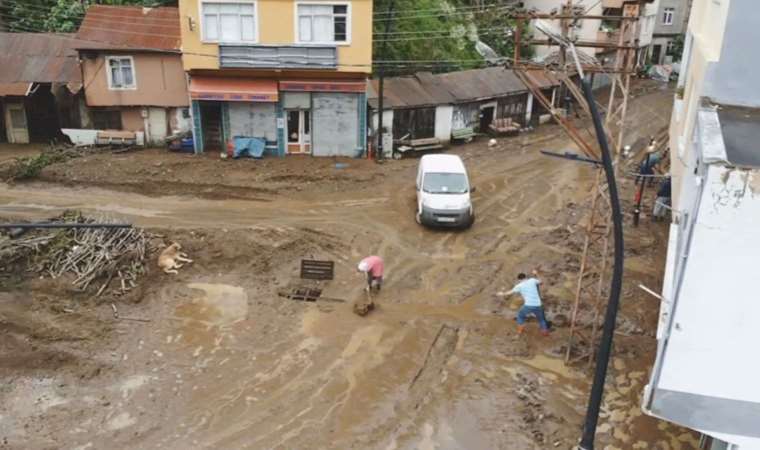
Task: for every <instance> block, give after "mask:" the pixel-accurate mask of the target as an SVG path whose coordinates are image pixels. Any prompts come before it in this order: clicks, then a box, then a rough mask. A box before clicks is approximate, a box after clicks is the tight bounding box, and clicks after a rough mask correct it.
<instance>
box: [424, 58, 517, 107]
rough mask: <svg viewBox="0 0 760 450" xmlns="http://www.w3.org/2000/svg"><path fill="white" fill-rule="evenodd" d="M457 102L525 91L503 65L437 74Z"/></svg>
mask: <svg viewBox="0 0 760 450" xmlns="http://www.w3.org/2000/svg"><path fill="white" fill-rule="evenodd" d="M438 77H439V78H440V79H441V80H442V83H443V84H444V85H446V87H447V89H448V90H449V92H451V94H452V96H453V97H454V98H455V101H456V102H457V103H460V102H470V101H475V100H481V99H488V98H496V97H503V96H505V95H511V94H519V93H524V92H527V89H526V88H525V86H524V85H523V84H522V83H521V82H520V80H519V79H518V78H517V77H516V76H515V74H514V73H513V72H512V71H511V70H509V69H505V68H503V67H487V68H485V69H473V70H462V71H459V72H450V73H444V74H439V75H438Z"/></svg>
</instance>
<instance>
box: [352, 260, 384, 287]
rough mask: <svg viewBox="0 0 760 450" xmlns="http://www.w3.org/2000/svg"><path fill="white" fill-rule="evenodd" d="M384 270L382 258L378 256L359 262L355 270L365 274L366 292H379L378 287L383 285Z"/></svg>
mask: <svg viewBox="0 0 760 450" xmlns="http://www.w3.org/2000/svg"><path fill="white" fill-rule="evenodd" d="M384 268H385V267H384V263H383V258H381V257H379V256H375V255H372V256H368V257H366V258H364V259H362V260H361V262H360V263H359V266H358V267H357V268H356V269H357V270H358V271H359V272H363V273H366V274H367V287H366V288H365V289H366V291H368V292H369V291H372V292H375V293H377V292H380V287H381V286H382V285H383V270H384Z"/></svg>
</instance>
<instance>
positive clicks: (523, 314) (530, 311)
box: [499, 270, 549, 336]
mask: <svg viewBox="0 0 760 450" xmlns="http://www.w3.org/2000/svg"><path fill="white" fill-rule="evenodd" d="M539 284H541V280H539V279H538V271H537V270H534V271H533V277H531V278H528V277H527V275H525V274H524V273H520V274H518V275H517V284H516V285H515V287H513V288H512V290H511V291H509V292H500V293H499V295H502V296H505V297H506V296H509V295H512V294H517V293H519V294H520V295H521V296H522V298H523V302H524V303H523V306H522V307H521V308H520V310H519V311H517V334H523V332H524V331H525V319H526V318H527V317H528V316H530V315H533V316H535V317H536V319H537V320H538V326H539V327H540V328H541V334H542V335H543V336H548V335H549V324H548V323H546V317H545V316H544V308H543V306H542V305H541V295H540V294H539V291H538V285H539Z"/></svg>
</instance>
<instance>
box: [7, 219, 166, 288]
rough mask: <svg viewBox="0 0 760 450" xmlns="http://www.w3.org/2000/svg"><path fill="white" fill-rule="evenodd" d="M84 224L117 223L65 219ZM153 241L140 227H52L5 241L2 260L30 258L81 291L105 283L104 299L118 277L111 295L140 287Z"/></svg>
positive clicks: (33, 267)
mask: <svg viewBox="0 0 760 450" xmlns="http://www.w3.org/2000/svg"><path fill="white" fill-rule="evenodd" d="M65 219H66V220H67V221H72V219H73V220H75V221H77V222H81V223H104V222H105V223H113V221H112V220H110V219H108V218H99V219H95V218H90V217H83V216H81V215H76V216H74V217H73V218H72V217H71V215H70V214H69V217H66V218H65ZM151 238H152V236H150V235H149V234H148V233H146V232H145V231H144V230H142V229H139V228H78V229H63V230H58V229H50V230H48V229H46V230H38V231H36V232H35V233H29V234H28V235H26V236H24V237H23V238H20V239H8V240H5V241H0V259H2V260H3V261H8V262H15V261H17V260H20V259H23V258H26V259H27V260H28V261H29V270H30V271H32V272H37V273H40V274H42V275H47V276H49V277H51V278H59V277H62V276H70V277H72V279H73V280H72V284H73V285H74V286H76V288H77V289H78V290H80V291H85V290H87V289H88V288H89V287H90V286H91V285H93V284H98V283H102V284H100V286H99V287H98V290H97V291H96V296H100V295H102V294H103V293H105V292H106V291H108V289H109V287H111V284H112V281H113V280H114V278H116V279H117V283H116V286H115V287H112V288H111V291H110V292H111V293H113V294H115V295H123V294H125V293H126V292H129V291H130V290H131V289H133V288H134V287H135V286H137V283H136V282H137V279H138V278H139V277H140V276H141V275H143V274H144V273H145V272H146V266H145V261H146V257H147V255H148V253H150V252H151V251H152V250H154V249H152V248H150V244H149V241H150V239H151Z"/></svg>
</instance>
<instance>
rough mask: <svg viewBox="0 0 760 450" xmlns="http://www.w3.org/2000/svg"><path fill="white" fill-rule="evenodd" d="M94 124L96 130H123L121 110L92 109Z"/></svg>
mask: <svg viewBox="0 0 760 450" xmlns="http://www.w3.org/2000/svg"><path fill="white" fill-rule="evenodd" d="M92 124H93V128H95V129H96V130H121V129H122V126H121V111H113V110H110V111H109V110H100V111H92Z"/></svg>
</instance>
